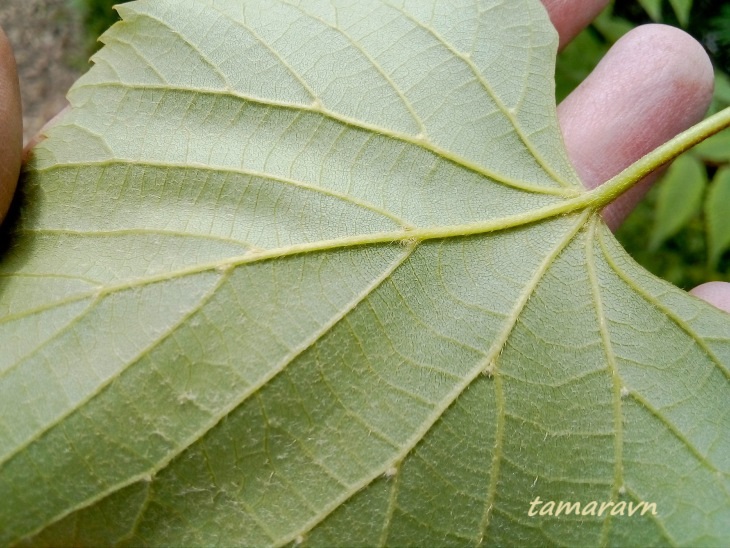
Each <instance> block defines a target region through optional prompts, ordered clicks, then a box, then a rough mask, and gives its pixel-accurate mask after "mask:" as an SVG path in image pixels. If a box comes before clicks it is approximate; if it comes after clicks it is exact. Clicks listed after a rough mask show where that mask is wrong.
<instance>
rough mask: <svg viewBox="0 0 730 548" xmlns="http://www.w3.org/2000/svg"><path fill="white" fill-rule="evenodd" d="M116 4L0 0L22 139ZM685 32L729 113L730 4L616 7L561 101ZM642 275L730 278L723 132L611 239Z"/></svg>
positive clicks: (714, 0)
mask: <svg viewBox="0 0 730 548" xmlns="http://www.w3.org/2000/svg"><path fill="white" fill-rule="evenodd" d="M120 3H122V1H120V0H0V26H2V27H3V29H4V30H5V32H6V33H7V34H8V38H9V39H10V42H11V43H12V44H13V46H14V49H15V55H16V60H17V62H18V68H19V71H20V80H21V91H22V95H23V107H24V119H23V122H24V127H25V137H26V140H27V139H29V138H30V137H32V136H33V135H34V134H35V133H36V132H37V131H38V130H39V129H40V128H41V127H42V126H43V124H45V122H46V121H48V120H49V119H50V118H52V117H53V116H54V115H55V114H56V113H57V112H58V111H60V110H61V109H62V108H63V107H64V106H65V100H64V96H65V93H66V91H67V90H68V88H69V87H70V86H71V84H72V83H73V82H74V81H75V80H76V78H78V77H79V76H80V75H81V74H82V73H83V72H85V71H86V70H88V67H89V64H88V58H89V56H90V55H92V54H93V52H94V51H95V50H96V49H97V48H98V47H99V46H100V44H99V43H98V42H97V37H98V36H99V35H100V34H101V33H102V32H103V31H104V30H105V29H106V28H108V27H109V26H110V25H111V24H113V23H114V21H116V20H117V16H116V13H115V12H114V11H113V9H112V6H113V5H114V4H120ZM650 22H661V23H666V24H669V25H674V26H677V27H680V28H683V29H684V30H686V31H687V32H689V33H690V34H692V35H693V36H694V37H695V38H697V39H698V40H699V41H700V43H702V44H703V45H704V47H705V48H706V50H707V52H708V53H709V54H710V57H711V58H712V61H713V63H714V65H715V97H714V101H713V105H712V107H711V109H710V112H709V113H708V115H709V114H712V113H713V112H716V111H718V110H720V109H722V108H725V107H727V106H730V77H729V76H728V74H730V2H727V1H726V0H614V2H612V3H611V4H610V5H609V6H608V8H606V10H605V11H604V12H603V13H602V14H601V16H600V17H599V18H598V19H597V20H596V21H595V22H594V23H593V24H592V25H591V26H590V27H588V28H587V29H586V30H585V31H584V32H583V33H581V35H580V36H578V38H577V39H576V40H574V41H573V42H572V43H571V44H570V45H569V46H568V47H567V48H566V49H565V51H564V52H562V53H561V54H560V55H559V56H558V66H557V71H556V94H557V99H558V101H560V100H561V99H562V98H563V97H565V96H566V95H567V94H568V93H570V91H571V90H572V89H573V88H574V87H575V86H576V85H578V84H579V83H580V82H581V81H582V80H583V79H584V78H585V77H586V76H587V75H588V73H589V72H590V71H591V69H592V68H593V67H594V66H595V65H596V64H597V63H598V61H599V60H600V59H601V57H602V56H603V55H604V54H605V53H606V52H607V51H608V49H609V48H610V47H611V45H612V44H613V43H614V42H616V40H618V39H619V38H620V37H621V36H622V35H623V34H625V33H626V32H628V31H629V30H631V29H632V28H633V27H635V26H637V25H640V24H644V23H650ZM617 236H618V238H619V240H621V242H622V243H623V245H624V247H626V249H627V250H628V251H629V253H631V255H632V256H633V257H634V258H636V260H638V261H639V262H640V263H641V264H642V265H644V267H645V268H647V269H648V270H650V271H652V272H653V273H654V274H656V275H658V276H660V277H662V278H664V279H666V280H668V281H670V282H672V283H674V284H675V285H678V286H679V287H682V288H684V289H691V288H692V287H694V286H695V285H698V284H700V283H703V282H706V281H712V280H725V281H730V131H725V132H723V133H720V134H718V135H716V136H715V137H712V138H711V139H709V140H707V141H705V142H704V143H702V144H701V145H699V146H698V147H695V149H693V150H691V151H689V152H688V153H686V154H684V155H683V156H681V157H680V158H679V159H678V160H677V161H675V163H674V164H673V165H672V167H671V168H670V169H669V170H668V171H667V173H666V175H665V176H664V178H663V179H662V181H661V182H660V184H658V185H656V186H655V187H654V188H653V189H652V190H651V191H650V192H649V194H648V196H647V198H646V200H644V202H643V203H642V204H641V205H640V206H639V207H638V208H637V209H636V211H635V212H634V213H633V214H632V215H631V216H630V217H629V219H628V220H627V221H626V222H625V223H624V225H623V226H622V227H621V229H620V230H619V231H618V234H617Z"/></svg>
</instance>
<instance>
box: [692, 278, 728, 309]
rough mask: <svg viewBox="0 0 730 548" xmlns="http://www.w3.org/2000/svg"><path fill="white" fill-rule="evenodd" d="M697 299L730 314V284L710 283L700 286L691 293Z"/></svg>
mask: <svg viewBox="0 0 730 548" xmlns="http://www.w3.org/2000/svg"><path fill="white" fill-rule="evenodd" d="M690 293H691V294H692V295H694V296H695V297H699V298H700V299H702V300H704V301H707V302H708V303H710V304H712V305H715V306H716V307H717V308H719V309H720V310H724V311H725V312H730V283H727V282H709V283H706V284H702V285H698V286H697V287H695V288H694V289H693V290H692V291H690Z"/></svg>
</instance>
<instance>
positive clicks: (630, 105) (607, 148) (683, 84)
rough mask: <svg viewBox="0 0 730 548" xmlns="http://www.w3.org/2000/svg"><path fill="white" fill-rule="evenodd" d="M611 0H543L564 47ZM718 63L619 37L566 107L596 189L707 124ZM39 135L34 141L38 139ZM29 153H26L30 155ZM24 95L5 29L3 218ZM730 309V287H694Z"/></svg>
mask: <svg viewBox="0 0 730 548" xmlns="http://www.w3.org/2000/svg"><path fill="white" fill-rule="evenodd" d="M608 1H609V0H542V2H543V4H544V5H545V7H546V8H547V10H548V12H549V14H550V19H551V20H552V22H553V24H554V25H555V27H556V28H557V30H558V33H559V35H560V46H561V47H563V46H565V45H566V44H567V43H569V42H570V40H571V39H572V38H574V37H575V36H576V35H577V34H578V33H579V32H580V30H581V29H583V28H584V27H585V26H586V25H587V24H588V23H590V21H591V20H592V19H593V18H594V17H595V16H596V15H597V14H598V13H599V12H600V11H601V9H603V7H605V5H606V4H607V3H608ZM712 86H713V73H712V66H711V64H710V61H709V59H708V58H707V55H706V53H705V51H704V50H703V49H702V47H701V46H700V45H699V43H697V42H696V41H695V40H694V39H693V38H692V37H690V36H689V35H687V34H686V33H684V32H682V31H680V30H678V29H676V28H672V27H667V26H663V25H646V26H643V27H639V28H637V29H635V30H633V31H631V32H630V33H629V34H627V35H626V36H624V37H623V38H622V39H621V40H620V41H619V42H617V43H616V44H615V45H614V47H613V48H612V49H611V51H610V52H609V53H608V55H607V56H606V57H605V58H604V59H603V61H601V63H600V64H599V65H598V66H597V67H596V68H595V70H594V71H593V72H592V73H591V75H590V76H589V77H588V78H586V80H585V81H584V82H583V83H582V84H581V85H580V86H579V87H578V88H577V89H576V90H575V91H574V92H573V93H572V94H571V95H570V96H569V97H568V98H566V99H565V101H563V102H562V103H561V104H560V105H559V106H558V119H559V122H560V127H561V129H562V132H563V137H564V140H565V145H566V147H567V150H568V154H569V156H570V158H571V160H572V162H573V165H574V166H575V169H576V171H577V172H578V174H579V175H580V177H581V179H582V180H583V182H584V184H585V185H586V186H587V187H589V188H593V187H596V186H598V185H600V184H601V183H603V182H604V181H607V180H608V179H610V178H611V177H612V176H614V175H616V174H617V173H619V172H620V171H621V170H622V169H623V168H625V167H627V166H628V165H630V164H632V163H633V162H634V161H636V160H637V159H639V158H640V157H641V156H643V155H644V154H646V153H647V152H649V151H651V150H653V149H654V148H656V147H657V146H659V145H660V144H662V143H664V142H665V141H668V140H669V139H671V138H672V137H674V136H675V135H677V134H678V133H680V132H681V131H683V130H685V129H687V128H689V127H690V126H692V125H694V124H695V123H697V122H699V121H700V120H701V119H702V117H703V116H704V113H705V111H706V110H707V107H708V105H709V102H710V99H711V97H712ZM38 140H39V138H36V139H33V140H32V141H31V144H30V145H29V146H33V144H34V143H37V142H38ZM28 152H29V150H26V151H25V153H26V154H27V153H28ZM23 154H24V151H23V139H22V118H21V106H20V93H19V89H18V78H17V75H16V69H15V61H14V59H13V54H12V51H11V49H10V45H9V44H8V41H7V39H6V37H5V35H4V34H3V32H2V30H1V29H0V219H2V218H3V217H4V216H5V214H6V213H7V210H8V207H9V204H10V201H11V199H12V195H13V193H14V191H15V187H16V183H17V180H18V173H19V171H20V167H21V158H22V157H23ZM656 177H657V174H653V175H650V176H649V177H647V178H646V179H645V180H644V181H642V182H641V183H639V184H638V185H637V186H636V187H634V188H633V189H631V190H630V191H628V192H627V193H626V194H624V195H623V196H621V197H620V198H619V199H617V200H616V201H615V202H614V203H612V204H611V205H609V206H607V207H606V208H605V209H604V210H603V216H604V219H605V220H606V222H607V223H608V225H609V226H610V227H611V228H612V229H616V228H617V227H618V226H619V224H620V223H621V222H622V221H623V219H624V218H625V217H626V215H627V214H628V213H629V212H630V211H631V209H633V207H634V206H635V205H636V203H637V202H638V200H639V199H640V198H641V197H642V196H643V194H644V193H645V192H646V190H647V188H648V186H649V185H651V183H652V182H653V181H654V180H655V179H656ZM691 293H692V294H694V295H695V296H697V297H700V298H702V299H704V300H706V301H707V302H709V303H711V304H713V305H715V306H717V307H718V308H721V309H723V310H726V311H728V312H730V284H728V283H722V282H711V283H707V284H703V285H701V286H699V287H696V288H695V289H693V290H692V291H691Z"/></svg>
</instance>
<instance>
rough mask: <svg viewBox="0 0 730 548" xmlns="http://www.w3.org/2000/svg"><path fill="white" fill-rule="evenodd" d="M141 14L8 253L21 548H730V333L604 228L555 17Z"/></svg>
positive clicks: (10, 392) (10, 515)
mask: <svg viewBox="0 0 730 548" xmlns="http://www.w3.org/2000/svg"><path fill="white" fill-rule="evenodd" d="M120 12H121V15H122V16H123V18H124V22H123V23H120V24H118V25H116V26H115V27H113V28H112V30H111V31H110V32H108V33H107V35H106V36H105V39H104V41H105V43H106V46H105V48H104V49H102V50H101V52H100V53H98V54H97V56H96V57H95V58H94V61H95V67H94V68H93V69H92V71H90V72H89V73H88V74H87V75H86V76H85V77H83V78H82V79H81V81H80V82H79V83H78V84H77V85H76V86H75V87H74V88H73V89H72V91H71V93H70V99H71V102H72V105H73V109H72V111H71V112H70V114H69V115H67V116H66V118H65V119H64V120H63V121H62V122H61V123H60V124H59V125H58V126H56V127H55V128H54V129H53V130H52V131H51V132H50V136H49V139H48V140H47V141H45V142H44V143H43V144H42V145H41V146H40V147H39V148H37V149H36V154H35V158H34V160H33V162H32V165H31V166H30V168H29V170H28V171H27V173H26V179H25V182H24V184H23V186H22V189H21V193H22V196H21V198H20V200H19V202H20V207H19V214H18V215H17V219H16V220H15V221H14V222H13V223H11V226H10V227H9V231H8V233H7V234H6V240H7V242H8V243H7V245H6V250H5V252H4V256H3V260H2V263H1V264H0V284H2V285H0V288H1V290H2V294H3V298H2V300H1V301H0V314H1V316H0V342H1V343H2V345H3V348H5V349H7V350H6V352H5V353H4V354H3V355H2V356H1V357H0V417H2V420H0V496H2V500H3V504H2V505H0V544H3V545H5V544H15V543H18V542H20V541H21V539H25V540H24V541H22V542H24V543H27V544H29V545H34V546H37V545H43V544H50V545H58V544H59V543H60V544H63V543H69V544H82V545H83V544H85V545H98V544H115V543H119V544H131V545H140V544H148V545H210V544H229V545H230V544H239V545H269V544H273V545H280V544H285V543H288V542H297V543H301V542H304V543H311V544H312V545H318V544H323V545H331V544H342V545H347V544H381V545H402V544H428V543H434V542H437V543H439V544H458V545H463V544H480V543H486V544H509V543H513V542H514V541H515V539H519V540H520V542H521V543H523V544H544V543H554V544H572V545H585V544H587V543H588V544H603V545H608V544H611V545H613V544H619V545H622V544H626V543H627V542H631V543H634V544H644V545H648V544H677V545H690V544H697V543H706V544H707V543H709V544H721V542H722V539H724V538H727V535H728V534H729V533H730V525H728V523H727V515H728V506H729V505H728V503H729V500H730V496H729V489H730V482H728V474H729V473H730V442H728V441H727V436H726V435H725V433H726V432H727V431H728V426H729V423H730V409H729V408H728V404H727V401H728V397H727V388H728V364H730V339H728V325H730V324H729V322H728V317H727V315H726V314H724V313H722V312H719V311H717V310H715V309H712V308H710V307H709V306H707V305H705V304H704V303H701V302H700V301H698V300H696V299H693V298H691V297H689V296H687V295H686V294H684V293H683V292H681V291H679V290H677V289H676V288H674V287H671V286H668V285H667V284H666V283H664V282H661V281H659V280H656V279H655V278H653V277H652V276H651V275H649V274H648V273H646V272H645V271H643V270H642V269H641V268H639V267H638V266H636V265H635V263H633V262H632V261H631V259H630V258H628V257H627V256H626V255H625V254H624V252H623V251H622V250H621V249H620V247H619V246H618V244H617V243H616V242H615V241H614V239H613V237H612V236H611V234H610V233H609V232H608V231H607V229H606V228H605V227H604V226H603V224H602V223H601V222H600V220H598V217H597V214H596V212H595V211H594V210H593V209H591V208H588V207H587V204H588V201H586V198H585V197H586V196H587V194H586V192H585V191H583V190H582V189H581V187H580V184H579V182H578V181H577V178H576V176H575V174H574V173H573V171H572V169H571V167H570V164H569V161H568V160H567V156H566V154H565V152H564V150H563V145H562V142H561V138H560V133H559V129H558V126H557V121H556V116H555V106H554V98H553V92H552V89H553V82H552V72H553V64H554V56H555V49H556V43H557V40H556V36H555V33H554V31H553V29H552V27H551V26H550V24H549V22H548V20H547V17H546V15H545V13H544V10H543V8H542V7H541V5H540V4H539V2H532V1H515V0H510V1H509V2H487V1H478V2H477V1H468V0H460V1H459V2H441V1H437V0H431V1H429V2H425V1H423V0H418V1H415V0H414V1H412V2H396V1H392V2H381V1H369V2H345V1H337V2H330V1H326V2H325V1H315V0H312V1H303V2H298V3H297V2H291V3H289V2H280V1H277V2H271V1H270V0H267V1H265V2H264V1H263V0H261V1H252V0H247V1H246V2H239V1H234V0H230V1H214V0H207V1H203V0H178V1H175V2H172V1H168V0H164V1H161V0H156V1H154V2H153V1H144V0H143V1H141V2H135V3H131V4H125V5H124V6H121V7H120ZM535 496H540V498H541V499H543V500H556V501H557V500H572V501H581V502H583V503H587V502H589V501H592V500H597V501H608V500H614V501H618V500H624V501H627V502H628V501H631V502H638V501H648V502H654V503H656V505H657V508H658V515H656V516H652V515H650V514H647V515H645V516H643V517H632V518H628V517H625V516H624V517H621V516H616V517H610V516H609V517H607V516H605V515H604V516H602V517H598V516H595V517H590V516H589V517H575V516H570V517H559V518H554V517H553V518H551V517H549V516H547V517H528V516H527V510H528V509H529V503H530V501H532V500H533V499H534V498H535Z"/></svg>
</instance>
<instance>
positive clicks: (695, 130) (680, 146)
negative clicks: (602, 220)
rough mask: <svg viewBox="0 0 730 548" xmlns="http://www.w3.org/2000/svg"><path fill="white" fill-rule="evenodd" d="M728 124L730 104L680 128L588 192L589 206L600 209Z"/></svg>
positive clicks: (729, 121)
mask: <svg viewBox="0 0 730 548" xmlns="http://www.w3.org/2000/svg"><path fill="white" fill-rule="evenodd" d="M727 127H730V107H728V108H726V109H724V110H721V111H720V112H718V113H716V114H713V115H712V116H710V117H709V118H706V119H705V120H703V121H702V122H700V123H699V124H697V125H694V126H692V127H691V128H689V129H688V130H686V131H683V132H682V133H680V134H679V135H677V136H676V137H674V138H673V139H670V140H669V141H667V142H666V143H664V144H663V145H661V146H659V147H657V148H655V149H654V150H653V151H651V152H650V153H649V154H646V155H645V156H643V157H642V158H640V159H639V160H637V161H636V162H634V163H633V164H631V165H630V166H629V167H627V168H626V169H624V170H623V171H622V172H621V173H619V174H618V175H616V176H615V177H613V178H611V179H609V180H608V181H606V182H605V183H603V184H602V185H601V186H599V187H596V188H595V189H594V190H592V191H590V192H589V193H588V196H587V197H588V198H589V199H590V202H591V206H592V207H595V208H596V209H599V208H602V207H604V206H606V205H608V204H610V203H611V202H613V201H614V200H615V199H616V198H618V197H619V196H620V195H621V194H623V193H624V192H626V191H627V190H629V189H630V188H632V187H633V186H634V185H635V184H636V183H638V182H639V181H640V180H641V179H643V178H644V177H646V176H647V175H648V174H649V173H651V172H652V171H655V170H656V169H658V168H660V167H661V166H663V165H664V164H667V163H669V162H671V161H672V160H674V159H675V158H676V157H677V156H679V155H680V154H682V153H683V152H686V151H687V150H689V149H690V148H692V147H693V146H695V145H696V144H698V143H700V142H702V141H704V140H705V139H707V138H708V137H711V136H712V135H714V134H715V133H718V132H720V131H722V130H723V129H725V128H727Z"/></svg>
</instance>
